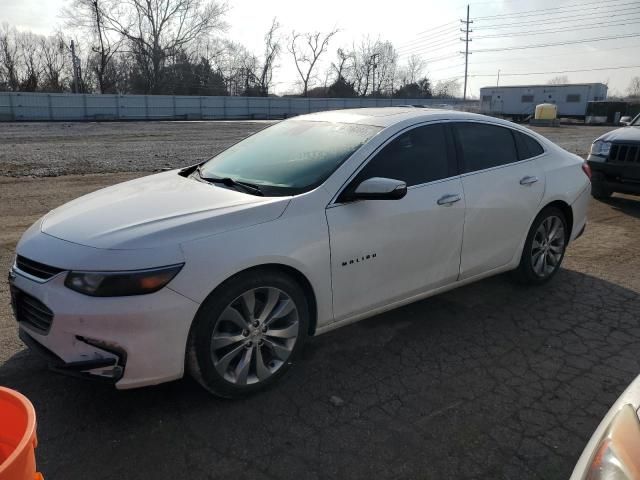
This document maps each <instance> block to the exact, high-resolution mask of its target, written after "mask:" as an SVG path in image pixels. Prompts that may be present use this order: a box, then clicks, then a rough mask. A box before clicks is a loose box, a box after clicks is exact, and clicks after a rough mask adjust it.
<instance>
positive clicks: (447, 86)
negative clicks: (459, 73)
mask: <svg viewBox="0 0 640 480" xmlns="http://www.w3.org/2000/svg"><path fill="white" fill-rule="evenodd" d="M461 91H462V89H461V88H460V80H459V79H457V78H450V79H445V80H440V81H438V83H436V85H435V87H433V96H434V97H437V98H455V97H459V96H460V92H461Z"/></svg>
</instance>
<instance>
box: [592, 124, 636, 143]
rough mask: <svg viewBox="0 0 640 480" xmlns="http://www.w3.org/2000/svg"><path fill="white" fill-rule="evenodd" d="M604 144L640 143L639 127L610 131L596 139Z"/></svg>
mask: <svg viewBox="0 0 640 480" xmlns="http://www.w3.org/2000/svg"><path fill="white" fill-rule="evenodd" d="M597 140H603V141H605V142H632V143H636V142H638V143H640V127H624V128H618V129H616V130H612V131H610V132H607V133H605V134H604V135H601V136H599V137H598V138H597Z"/></svg>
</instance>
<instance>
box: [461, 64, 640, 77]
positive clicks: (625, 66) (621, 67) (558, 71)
mask: <svg viewBox="0 0 640 480" xmlns="http://www.w3.org/2000/svg"><path fill="white" fill-rule="evenodd" d="M627 68H640V65H624V66H619V67H601V68H583V69H578V70H557V71H553V72H519V73H502V72H500V75H501V76H503V77H517V76H521V75H548V74H551V73H576V72H597V71H601V70H622V69H627ZM469 76H470V77H495V76H496V74H495V73H476V74H472V75H469Z"/></svg>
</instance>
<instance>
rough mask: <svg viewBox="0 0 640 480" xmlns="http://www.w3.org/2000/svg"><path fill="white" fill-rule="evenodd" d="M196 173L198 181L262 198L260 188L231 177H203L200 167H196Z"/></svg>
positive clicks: (262, 194)
mask: <svg viewBox="0 0 640 480" xmlns="http://www.w3.org/2000/svg"><path fill="white" fill-rule="evenodd" d="M196 171H197V172H198V176H199V177H200V179H201V180H203V181H205V182H209V183H220V184H222V185H224V186H226V187H233V188H236V189H240V190H244V191H245V192H247V193H250V194H252V195H259V196H261V197H262V196H264V193H263V192H262V190H261V189H260V187H259V186H257V185H255V184H253V183H247V182H239V181H237V180H234V179H233V178H231V177H205V176H203V175H202V172H201V171H200V167H198V169H197V170H196Z"/></svg>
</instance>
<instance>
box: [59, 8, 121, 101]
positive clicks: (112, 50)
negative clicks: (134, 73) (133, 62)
mask: <svg viewBox="0 0 640 480" xmlns="http://www.w3.org/2000/svg"><path fill="white" fill-rule="evenodd" d="M104 2H105V0H73V3H72V5H71V6H70V7H68V8H65V9H63V10H62V15H63V16H64V17H66V19H67V25H68V26H69V27H72V28H77V29H80V30H82V31H83V32H84V33H87V34H88V35H89V36H90V38H91V43H92V44H91V52H92V57H93V58H91V59H90V61H89V64H90V68H91V71H92V73H93V74H94V75H95V78H96V81H97V84H98V90H99V91H100V93H106V92H108V91H114V89H115V85H114V83H113V81H107V80H108V79H111V80H113V69H114V66H113V65H111V64H110V63H111V61H112V60H113V57H114V55H116V54H117V53H118V51H119V50H120V48H121V46H122V42H123V37H122V36H121V35H120V34H119V33H117V32H113V31H109V30H108V29H107V27H106V25H105V22H104V19H103V4H104Z"/></svg>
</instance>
